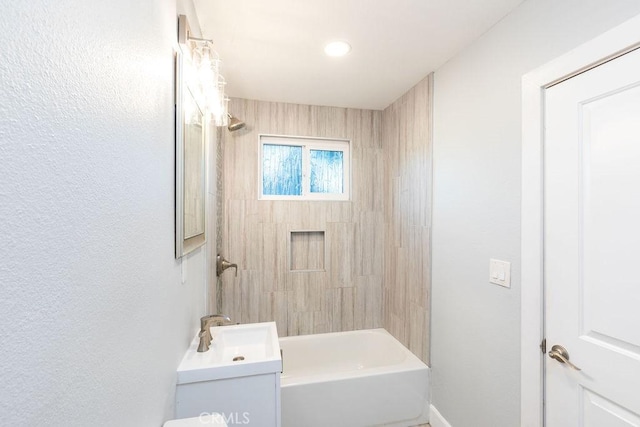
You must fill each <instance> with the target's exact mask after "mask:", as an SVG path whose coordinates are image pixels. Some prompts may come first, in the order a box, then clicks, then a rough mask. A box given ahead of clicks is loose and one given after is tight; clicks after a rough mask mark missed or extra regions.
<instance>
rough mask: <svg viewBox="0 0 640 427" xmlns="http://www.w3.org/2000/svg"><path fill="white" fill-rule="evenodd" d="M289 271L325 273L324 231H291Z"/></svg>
mask: <svg viewBox="0 0 640 427" xmlns="http://www.w3.org/2000/svg"><path fill="white" fill-rule="evenodd" d="M289 248H290V253H289V270H291V271H300V272H303V271H325V243H324V231H316V230H305V231H291V234H290V238H289Z"/></svg>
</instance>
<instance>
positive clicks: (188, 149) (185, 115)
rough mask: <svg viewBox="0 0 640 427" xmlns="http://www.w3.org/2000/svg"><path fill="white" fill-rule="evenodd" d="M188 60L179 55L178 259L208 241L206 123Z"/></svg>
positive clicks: (177, 67)
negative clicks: (192, 86) (189, 77)
mask: <svg viewBox="0 0 640 427" xmlns="http://www.w3.org/2000/svg"><path fill="white" fill-rule="evenodd" d="M185 57H188V56H187V55H185V54H184V53H182V52H177V53H176V169H175V172H176V190H175V194H176V200H175V205H176V225H175V229H176V233H175V234H176V258H180V257H182V256H183V255H186V254H188V253H189V252H192V251H193V250H194V249H197V248H198V247H200V246H202V245H203V244H204V243H205V241H206V222H205V217H206V215H205V206H206V203H205V195H206V168H205V167H206V164H205V146H206V145H205V141H206V138H207V134H206V126H205V124H206V120H205V117H204V114H203V110H202V108H201V106H200V105H198V102H197V100H196V97H195V96H194V95H193V90H192V89H191V88H190V87H189V80H188V79H187V78H186V76H187V75H188V72H189V67H190V64H189V62H188V60H186V59H185Z"/></svg>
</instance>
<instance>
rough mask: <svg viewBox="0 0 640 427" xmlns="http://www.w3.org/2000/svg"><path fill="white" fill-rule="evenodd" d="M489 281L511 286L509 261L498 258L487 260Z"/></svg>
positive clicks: (506, 286)
mask: <svg viewBox="0 0 640 427" xmlns="http://www.w3.org/2000/svg"><path fill="white" fill-rule="evenodd" d="M489 283H494V284H496V285H500V286H504V287H505V288H510V287H511V263H510V262H507V261H500V260H499V259H490V260H489Z"/></svg>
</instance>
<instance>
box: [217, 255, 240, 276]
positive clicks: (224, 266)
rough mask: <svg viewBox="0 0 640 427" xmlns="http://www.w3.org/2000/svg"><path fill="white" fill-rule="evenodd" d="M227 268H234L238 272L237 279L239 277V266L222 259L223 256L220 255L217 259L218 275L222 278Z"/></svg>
mask: <svg viewBox="0 0 640 427" xmlns="http://www.w3.org/2000/svg"><path fill="white" fill-rule="evenodd" d="M227 268H234V269H235V270H236V277H238V264H232V263H230V262H229V261H227V260H226V259H224V258H222V255H220V254H218V256H217V257H216V275H217V276H220V275H222V273H223V272H224V271H225V270H226V269H227Z"/></svg>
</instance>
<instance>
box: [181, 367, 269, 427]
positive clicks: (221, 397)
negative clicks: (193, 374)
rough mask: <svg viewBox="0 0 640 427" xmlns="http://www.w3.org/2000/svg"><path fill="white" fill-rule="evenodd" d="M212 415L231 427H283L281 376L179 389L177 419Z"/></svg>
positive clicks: (234, 380)
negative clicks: (218, 416) (281, 416)
mask: <svg viewBox="0 0 640 427" xmlns="http://www.w3.org/2000/svg"><path fill="white" fill-rule="evenodd" d="M212 412H218V413H219V414H221V415H222V416H223V417H224V420H225V421H226V423H227V425H228V426H229V427H232V426H242V425H249V426H252V427H280V372H277V373H270V374H262V375H251V376H247V377H238V378H224V379H217V380H210V381H200V382H193V383H185V384H178V385H177V389H176V417H178V418H188V417H197V416H200V415H201V414H202V413H206V414H210V413H212Z"/></svg>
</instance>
